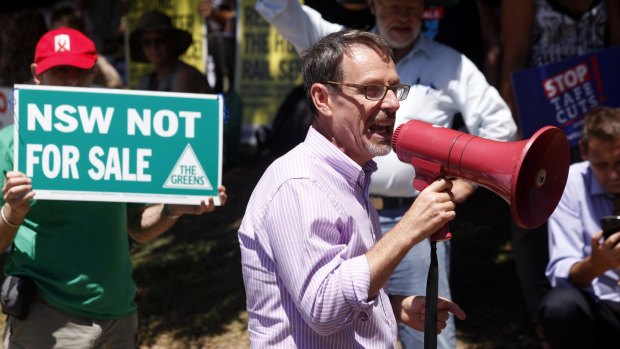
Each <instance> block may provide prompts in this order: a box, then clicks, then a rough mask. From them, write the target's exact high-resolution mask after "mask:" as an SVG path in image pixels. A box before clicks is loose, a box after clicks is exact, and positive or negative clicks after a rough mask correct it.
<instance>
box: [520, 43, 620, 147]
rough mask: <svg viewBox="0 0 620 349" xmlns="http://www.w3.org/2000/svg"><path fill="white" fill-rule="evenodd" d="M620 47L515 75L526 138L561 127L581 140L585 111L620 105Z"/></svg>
mask: <svg viewBox="0 0 620 349" xmlns="http://www.w3.org/2000/svg"><path fill="white" fill-rule="evenodd" d="M618 61H620V46H616V47H612V48H608V49H605V50H600V51H596V52H592V53H590V54H586V55H582V56H578V57H575V58H571V59H567V60H564V61H560V62H555V63H552V64H548V65H545V66H542V67H539V68H530V69H526V70H523V71H519V72H516V73H514V74H513V75H512V85H513V91H514V97H515V102H516V106H517V113H518V116H519V125H520V128H521V132H522V135H523V138H529V137H530V136H532V135H533V134H534V133H535V132H536V131H537V130H538V129H540V128H541V127H543V126H547V125H553V126H557V127H559V128H561V129H562V130H563V131H564V133H565V134H566V136H567V138H568V140H569V142H570V144H571V145H573V146H575V145H577V144H578V142H579V137H580V136H581V130H582V128H583V118H584V116H585V114H586V113H587V112H588V111H590V110H591V109H592V108H594V107H596V106H598V105H605V106H609V107H620V88H619V87H620V66H619V65H618Z"/></svg>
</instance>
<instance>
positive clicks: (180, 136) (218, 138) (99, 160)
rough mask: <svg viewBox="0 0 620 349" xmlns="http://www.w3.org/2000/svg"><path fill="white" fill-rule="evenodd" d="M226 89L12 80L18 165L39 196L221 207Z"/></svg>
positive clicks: (15, 146) (60, 198) (16, 163)
mask: <svg viewBox="0 0 620 349" xmlns="http://www.w3.org/2000/svg"><path fill="white" fill-rule="evenodd" d="M222 112H223V100H222V97H221V96H215V95H203V94H190V93H171V92H146V91H129V90H112V89H96V88H75V87H51V86H31V85H16V89H15V114H16V121H15V131H14V132H15V142H14V148H15V149H14V150H15V157H14V159H15V160H14V161H15V164H14V165H15V169H16V170H18V171H20V172H23V173H25V174H26V175H27V176H28V177H31V178H32V181H33V188H34V190H35V192H36V197H37V199H52V200H79V201H114V202H143V203H177V204H200V201H201V200H205V201H207V198H208V197H212V198H213V199H214V202H215V203H216V205H219V204H220V203H219V196H218V186H220V185H221V177H222V176H221V173H222Z"/></svg>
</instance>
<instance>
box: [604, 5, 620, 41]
mask: <svg viewBox="0 0 620 349" xmlns="http://www.w3.org/2000/svg"><path fill="white" fill-rule="evenodd" d="M605 6H606V9H607V29H608V35H609V42H608V44H609V46H615V45H618V44H620V1H618V0H606V1H605Z"/></svg>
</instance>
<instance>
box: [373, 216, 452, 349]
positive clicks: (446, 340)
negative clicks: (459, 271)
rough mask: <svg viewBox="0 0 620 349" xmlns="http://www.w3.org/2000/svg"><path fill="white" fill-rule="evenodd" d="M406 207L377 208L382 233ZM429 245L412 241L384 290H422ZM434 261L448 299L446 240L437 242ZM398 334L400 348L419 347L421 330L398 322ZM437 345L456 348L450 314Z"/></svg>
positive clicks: (397, 292) (422, 292) (402, 292)
mask: <svg viewBox="0 0 620 349" xmlns="http://www.w3.org/2000/svg"><path fill="white" fill-rule="evenodd" d="M407 209H408V207H406V208H399V209H390V210H382V211H379V220H380V222H381V230H382V231H383V232H384V233H385V232H387V231H388V230H390V229H392V227H393V226H394V225H396V223H398V221H400V219H401V218H402V217H403V215H404V214H405V212H406V211H407ZM430 254H431V245H430V242H429V241H428V240H424V241H422V242H421V243H419V244H417V245H415V246H414V247H413V248H411V250H409V252H408V253H407V255H405V258H403V260H402V261H401V262H400V264H399V265H398V267H396V270H395V271H394V273H393V274H392V276H391V277H390V280H389V282H388V293H389V294H392V295H400V296H409V295H425V294H426V278H427V275H428V268H429V265H430V264H431V259H430ZM437 261H438V264H439V292H438V293H439V295H440V296H442V297H445V298H448V299H452V296H451V294H450V284H449V281H448V280H449V275H450V242H449V241H443V242H442V241H440V242H437ZM398 338H399V339H400V341H401V343H402V345H403V348H404V349H413V348H416V349H417V348H423V347H424V333H422V332H420V331H416V330H414V329H413V328H411V327H409V326H407V325H405V324H402V323H399V324H398ZM437 348H439V349H454V348H456V329H455V325H454V316H453V315H452V314H451V315H450V319H449V320H448V322H447V326H446V328H445V329H443V330H442V331H441V334H440V335H439V336H438V337H437Z"/></svg>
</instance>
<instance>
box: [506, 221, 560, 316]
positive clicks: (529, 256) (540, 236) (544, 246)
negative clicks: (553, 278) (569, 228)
mask: <svg viewBox="0 0 620 349" xmlns="http://www.w3.org/2000/svg"><path fill="white" fill-rule="evenodd" d="M548 235H549V234H548V233H547V223H545V224H543V225H542V226H540V227H538V228H535V229H523V228H520V227H518V226H517V225H516V224H514V222H513V224H512V253H513V258H514V261H515V267H516V269H517V274H518V275H519V281H520V283H521V291H522V292H523V299H524V301H525V305H526V306H527V310H528V313H529V314H530V317H531V319H532V322H533V323H536V322H538V319H537V318H536V312H537V311H538V308H539V307H540V304H541V302H542V300H543V298H544V297H545V294H546V293H547V292H548V291H549V290H550V289H551V285H550V284H549V281H548V280H547V277H546V276H545V269H546V268H547V263H548V262H549V247H548V242H547V236H548Z"/></svg>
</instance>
